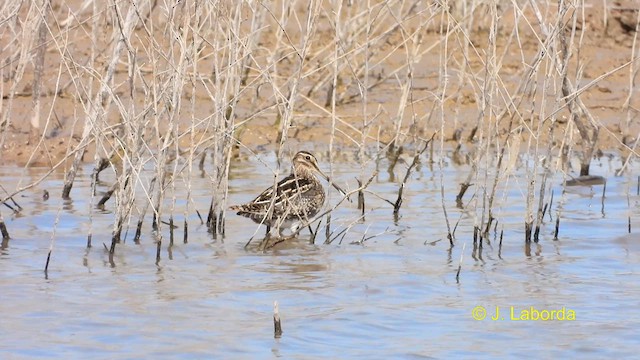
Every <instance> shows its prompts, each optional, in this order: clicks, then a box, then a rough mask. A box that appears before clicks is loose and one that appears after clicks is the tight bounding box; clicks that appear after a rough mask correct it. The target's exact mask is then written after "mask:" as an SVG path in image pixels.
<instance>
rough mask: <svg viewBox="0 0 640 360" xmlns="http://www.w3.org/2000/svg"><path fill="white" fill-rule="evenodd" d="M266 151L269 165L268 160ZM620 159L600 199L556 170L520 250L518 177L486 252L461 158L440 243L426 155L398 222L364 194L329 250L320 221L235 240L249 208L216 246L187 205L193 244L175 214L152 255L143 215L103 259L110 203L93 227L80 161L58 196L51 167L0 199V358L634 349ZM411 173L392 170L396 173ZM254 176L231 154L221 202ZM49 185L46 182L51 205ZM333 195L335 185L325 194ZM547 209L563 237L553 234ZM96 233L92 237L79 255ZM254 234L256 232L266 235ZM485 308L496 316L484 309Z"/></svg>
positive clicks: (637, 265)
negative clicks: (1, 239) (1, 238)
mask: <svg viewBox="0 0 640 360" xmlns="http://www.w3.org/2000/svg"><path fill="white" fill-rule="evenodd" d="M264 161H265V162H267V163H268V164H270V165H273V163H274V159H273V158H272V157H269V156H266V157H265V159H264ZM321 162H322V161H321ZM324 163H326V162H324ZM321 166H322V164H321ZM619 166H620V162H619V160H616V159H608V158H602V159H600V160H597V161H595V162H594V165H593V166H592V173H593V174H597V175H603V176H606V177H607V188H606V197H605V200H604V207H603V203H602V186H593V187H572V188H567V189H566V192H564V193H563V191H562V190H563V188H562V185H561V182H562V178H561V176H560V175H556V176H555V177H553V179H552V180H551V182H550V184H551V185H550V186H552V188H553V189H554V203H553V204H552V205H551V209H552V211H551V212H550V215H551V219H550V218H549V214H548V215H547V216H546V217H545V222H546V224H545V226H544V227H543V229H542V231H541V240H540V242H539V243H537V244H536V243H533V244H531V246H530V247H527V246H525V244H524V238H523V237H524V235H523V234H524V231H523V225H522V223H523V218H524V216H523V214H524V213H523V211H524V208H525V201H524V196H523V195H522V194H526V184H525V183H526V182H525V179H526V178H525V176H524V175H522V176H520V175H519V176H516V177H513V178H511V179H509V181H508V183H507V186H504V187H501V189H500V191H499V193H498V194H499V197H500V200H499V201H498V203H497V204H498V206H497V207H496V214H497V217H498V219H499V223H498V226H497V230H496V231H495V232H494V231H492V232H491V238H490V239H489V240H490V242H489V243H485V245H484V246H483V248H482V250H481V251H478V250H475V251H474V249H473V239H472V226H473V216H474V213H473V211H465V212H461V211H460V210H457V209H456V208H455V195H456V194H457V191H458V185H457V184H459V183H460V182H462V181H463V180H464V178H465V177H466V171H468V169H467V168H466V167H463V166H462V167H461V166H456V165H454V164H453V163H451V162H447V163H446V165H445V167H444V169H443V172H442V174H443V180H444V182H445V194H446V208H447V211H448V216H449V221H450V222H451V226H454V225H455V223H456V222H457V221H458V219H460V225H459V227H458V229H457V231H456V246H455V247H453V249H450V247H449V244H448V241H447V240H446V225H445V218H444V215H443V211H442V203H441V199H440V170H439V169H438V168H437V166H435V165H434V167H433V168H431V167H430V166H428V165H426V164H425V165H423V166H421V167H420V168H419V169H417V172H416V173H415V174H413V175H412V177H411V179H410V182H409V183H408V185H407V188H406V192H405V194H406V199H405V202H404V204H403V207H402V209H401V211H400V216H399V219H397V221H395V220H394V218H393V216H392V209H391V207H390V206H389V205H388V204H386V203H385V202H383V201H381V200H379V199H377V198H376V197H375V196H373V195H367V208H368V212H367V214H366V218H365V219H364V220H363V221H360V222H357V221H356V220H357V218H358V211H357V210H356V209H355V203H352V204H345V205H343V206H341V207H339V208H338V210H336V211H335V212H334V213H333V216H332V218H333V219H332V226H333V228H334V230H335V229H337V230H336V234H337V233H338V232H339V231H340V229H341V228H343V227H347V226H350V225H351V228H350V230H349V231H348V232H346V235H345V236H344V238H342V239H340V238H339V237H338V238H336V240H335V241H333V242H332V243H331V244H323V242H324V240H325V236H324V227H323V228H321V231H320V234H319V235H318V238H317V239H316V243H315V244H309V235H308V234H307V233H303V235H302V236H301V237H300V238H299V239H296V240H291V241H289V242H287V243H282V244H279V245H277V246H276V247H275V248H273V249H271V250H267V251H264V252H262V251H258V250H257V249H256V248H255V247H253V246H250V247H249V248H247V249H245V247H244V245H245V243H246V242H247V240H248V239H249V238H250V237H251V236H252V235H253V234H254V233H255V232H256V230H257V228H256V225H255V224H253V223H252V222H251V221H250V220H247V219H245V218H241V217H238V216H235V215H233V214H230V215H229V216H228V219H227V223H226V237H225V238H224V239H223V240H221V239H217V240H214V239H212V238H211V237H210V236H209V235H208V234H207V231H206V228H205V226H203V225H200V224H199V220H198V218H197V216H196V215H195V213H194V211H193V207H191V210H190V211H189V223H190V227H189V229H190V231H189V241H188V243H186V244H185V243H183V241H182V226H180V228H178V229H177V230H176V239H175V243H174V245H173V246H171V247H169V246H168V244H169V241H168V233H165V234H164V241H163V245H162V250H161V260H160V262H159V263H158V264H156V244H155V243H154V240H153V239H154V238H153V235H152V232H151V229H150V227H149V226H148V224H147V226H145V232H144V234H143V237H142V240H141V242H140V244H135V243H134V242H133V241H132V240H131V238H132V235H133V232H134V230H130V231H129V233H128V234H127V240H126V241H125V242H124V243H121V244H118V246H117V247H116V254H115V257H114V259H113V263H111V262H110V261H109V256H108V254H107V252H106V251H105V250H104V248H103V246H102V243H105V244H107V246H108V245H109V244H110V234H111V227H112V221H113V213H112V209H113V200H111V201H110V202H109V203H108V204H107V207H106V209H105V210H94V211H93V214H92V219H93V221H92V222H89V217H88V214H89V212H90V211H89V210H90V191H89V182H88V180H86V179H87V178H88V176H89V174H90V172H91V168H90V167H86V168H84V169H83V171H84V173H83V174H82V175H81V179H80V180H79V182H77V183H76V185H75V187H74V190H73V192H72V197H73V200H71V201H68V202H64V201H62V200H60V199H59V193H60V191H61V181H62V174H53V175H52V176H51V177H49V178H48V179H47V180H45V181H44V182H43V183H42V184H40V185H38V186H36V187H34V188H33V189H30V190H28V191H26V192H24V193H23V194H22V195H21V196H19V197H17V198H16V200H17V201H18V203H19V204H20V205H21V206H22V207H23V208H24V211H23V212H22V213H21V215H19V216H16V215H12V214H11V213H10V211H8V209H6V208H2V210H1V211H2V214H3V215H4V218H5V221H6V223H7V226H8V228H9V231H10V233H11V236H12V239H11V240H9V241H8V242H5V243H4V244H3V247H2V250H1V253H0V279H1V281H0V294H1V299H2V310H1V311H2V321H0V332H1V333H2V334H3V339H2V342H0V357H1V358H38V357H55V358H86V357H91V358H105V359H106V358H108V359H112V358H143V357H144V358H150V357H155V358H194V357H200V358H203V357H208V358H211V357H220V358H252V359H253V358H277V357H281V358H285V359H291V358H296V359H305V358H309V359H311V358H314V359H315V358H359V357H367V358H371V357H375V358H398V357H407V358H449V357H472V358H480V357H487V358H493V357H496V356H501V357H505V356H511V357H523V356H529V357H531V356H535V357H550V356H560V355H563V356H567V355H569V356H572V357H578V356H580V357H587V358H613V357H622V356H625V357H629V356H635V355H636V353H637V349H638V348H639V347H640V340H638V337H637V329H638V328H640V315H639V313H638V311H637V309H638V308H639V307H640V281H639V280H640V278H639V277H638V273H639V272H640V239H639V237H638V236H637V233H638V230H637V229H638V227H640V206H639V202H640V198H639V197H638V195H637V194H636V185H637V177H636V176H637V174H638V165H634V166H635V167H634V168H632V171H631V172H629V173H628V174H627V175H625V176H622V177H615V176H614V175H613V172H614V170H615V169H616V168H617V167H619ZM372 167H373V165H372ZM381 169H385V171H381V172H380V174H379V175H378V177H377V178H376V180H374V182H373V183H372V185H371V187H370V190H372V191H374V192H375V193H376V194H377V195H379V196H381V197H384V198H386V199H389V200H392V201H395V197H396V194H397V188H398V184H397V183H396V182H395V181H390V178H391V176H390V175H389V174H388V173H387V172H386V165H384V166H382V167H381ZM405 169H406V165H399V166H398V168H397V169H396V171H395V174H394V175H395V178H396V181H397V179H401V178H402V177H403V176H404V171H405ZM333 170H334V178H335V179H336V180H337V181H338V182H339V183H340V184H341V185H344V186H345V187H347V186H349V187H350V188H354V186H355V185H354V184H355V181H354V180H353V177H354V176H355V175H356V174H354V170H353V166H352V165H349V164H348V163H336V164H334V167H333ZM369 170H371V169H369ZM44 171H45V170H43V169H30V170H28V171H24V170H22V169H18V168H12V167H0V183H2V184H3V186H5V188H13V187H14V186H15V184H17V183H20V182H21V183H22V184H23V185H25V184H27V183H29V182H31V181H33V180H35V179H37V178H38V177H39V176H41V175H42V174H44ZM358 171H359V170H358ZM265 172H268V170H265V168H264V165H262V164H261V163H260V162H258V161H249V162H242V163H241V164H237V165H236V166H235V167H234V168H233V169H232V173H233V177H232V179H231V183H230V200H229V202H230V203H241V202H244V201H248V200H251V199H252V198H253V196H255V195H256V194H257V193H258V192H259V191H261V190H262V189H263V188H265V187H267V186H269V185H270V184H271V181H272V178H271V176H270V175H265ZM102 178H103V179H102V181H103V182H102V184H101V186H100V188H99V189H98V190H99V191H106V189H108V187H109V185H110V183H111V182H112V181H113V176H109V175H108V174H105V175H104V176H103V177H102ZM83 179H84V180H83ZM191 184H192V186H193V187H192V192H193V195H194V196H193V198H194V204H195V208H197V209H198V210H200V212H201V213H202V214H205V211H206V209H207V208H208V204H209V201H210V196H209V192H210V190H209V189H210V183H209V179H208V178H207V177H206V176H204V177H199V176H196V177H194V178H193V179H192V180H191ZM44 189H47V190H48V191H49V192H50V193H51V197H50V199H49V200H47V201H45V200H43V199H42V192H43V190H44ZM185 191H186V190H185V187H184V186H181V187H179V189H178V190H177V192H176V194H177V198H178V199H183V198H184V194H185ZM472 192H473V189H470V190H469V192H468V194H467V196H466V198H465V200H466V201H469V198H470V197H471V195H472ZM628 194H629V196H628ZM170 200H171V198H170V196H169V199H168V200H167V203H168V204H169V203H170ZM337 200H338V197H337V194H335V191H334V192H333V195H332V196H331V198H330V202H331V203H335V201H337ZM183 206H184V202H179V203H178V207H177V210H176V212H175V219H176V221H177V222H178V223H179V224H180V225H181V224H182V221H183V218H184V217H183V213H184V207H183ZM165 211H167V210H165ZM558 211H560V219H561V222H560V234H559V240H557V241H554V240H553V228H554V223H555V218H556V216H558ZM58 213H59V222H58V223H57V225H55V219H56V215H57V214H58ZM167 214H168V211H167V212H166V213H165V217H166V216H167ZM478 214H479V215H481V214H480V212H479V213H478ZM628 216H631V223H632V234H628V233H627V226H628V224H627V222H628V220H627V219H628ZM54 228H55V236H54V238H55V240H54V243H53V253H52V258H51V264H50V267H49V272H48V276H47V277H46V278H45V274H44V273H43V268H44V264H45V260H46V256H47V252H48V250H49V247H50V245H51V243H52V241H51V240H52V235H51V233H52V230H53V229H54ZM90 229H91V230H92V231H93V234H94V235H93V247H91V248H90V249H88V250H87V248H86V238H87V233H88V232H89V230H90ZM501 230H504V235H503V239H502V246H500V241H499V233H500V231H501ZM257 231H258V235H262V232H263V231H264V229H262V228H260V229H258V230H257ZM362 239H367V240H366V241H364V242H362V241H361V240H362ZM463 248H464V258H463V262H462V271H461V274H460V281H459V283H458V282H456V270H457V268H458V264H459V261H460V255H461V253H462V251H463ZM274 301H278V302H279V307H280V313H281V317H282V321H283V330H284V334H283V336H282V338H280V339H274V337H273V322H272V312H273V303H274ZM477 306H483V307H485V308H486V309H487V312H488V317H487V318H485V319H484V320H474V318H473V316H472V311H473V310H474V308H476V307H477ZM496 307H499V308H500V317H501V318H500V317H499V318H498V320H495V321H494V320H491V319H490V317H491V316H492V315H494V313H495V309H496ZM510 307H513V309H514V313H515V315H516V317H519V315H520V311H521V310H529V309H530V308H531V307H534V308H535V309H536V310H538V311H542V310H557V309H562V308H565V313H567V312H569V311H574V312H575V320H573V321H566V320H565V321H562V320H553V321H523V320H520V321H518V320H512V319H511V316H510V310H511V308H510Z"/></svg>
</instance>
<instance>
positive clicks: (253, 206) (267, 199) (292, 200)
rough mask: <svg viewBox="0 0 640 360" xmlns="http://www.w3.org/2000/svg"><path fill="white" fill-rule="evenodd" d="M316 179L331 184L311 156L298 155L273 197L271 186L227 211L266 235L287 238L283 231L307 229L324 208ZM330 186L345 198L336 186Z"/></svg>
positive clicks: (321, 190) (303, 152)
mask: <svg viewBox="0 0 640 360" xmlns="http://www.w3.org/2000/svg"><path fill="white" fill-rule="evenodd" d="M316 175H320V176H321V177H322V178H323V179H325V180H327V181H329V182H331V181H330V180H329V177H328V176H327V175H326V174H325V173H323V172H322V170H320V167H319V166H318V160H317V159H316V157H315V156H314V155H313V154H312V153H310V152H308V151H299V152H298V153H296V154H295V156H294V157H293V159H292V161H291V173H290V174H289V175H288V176H287V177H285V178H284V179H282V180H280V181H279V182H278V183H277V184H276V186H275V196H274V186H271V187H268V188H267V189H265V190H264V191H263V192H262V193H261V194H260V195H258V197H256V198H255V199H254V200H253V201H251V202H249V203H246V204H243V205H233V206H231V207H230V209H231V210H232V211H237V214H238V215H240V216H244V217H248V218H250V219H251V220H253V221H254V222H256V223H258V224H265V225H266V226H267V235H269V232H270V230H271V228H272V227H277V228H278V235H279V236H280V237H287V236H285V235H283V234H284V231H285V230H286V229H289V230H290V231H291V233H292V234H295V233H296V231H297V230H298V228H299V227H300V225H303V224H305V225H308V224H309V222H310V220H312V219H313V217H314V216H316V215H317V214H318V212H320V210H321V209H322V207H323V206H324V202H325V198H326V195H325V191H324V188H323V187H322V183H321V182H320V180H319V179H318V178H317V177H316ZM332 185H333V186H334V187H335V188H336V189H338V191H340V192H342V193H343V194H345V195H346V192H345V191H344V190H342V189H341V188H340V187H339V186H338V185H337V184H334V183H332ZM290 236H293V235H290Z"/></svg>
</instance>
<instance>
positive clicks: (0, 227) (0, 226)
mask: <svg viewBox="0 0 640 360" xmlns="http://www.w3.org/2000/svg"><path fill="white" fill-rule="evenodd" d="M0 233H2V240H9V239H10V238H11V237H10V236H9V231H7V225H6V224H5V223H4V219H3V218H2V215H0Z"/></svg>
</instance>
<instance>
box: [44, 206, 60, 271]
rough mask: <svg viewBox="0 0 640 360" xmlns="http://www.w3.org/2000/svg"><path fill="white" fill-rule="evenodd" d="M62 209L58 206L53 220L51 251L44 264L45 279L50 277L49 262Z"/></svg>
mask: <svg viewBox="0 0 640 360" xmlns="http://www.w3.org/2000/svg"><path fill="white" fill-rule="evenodd" d="M60 211H62V207H59V208H58V214H57V215H56V220H55V221H54V222H53V231H52V232H51V243H49V252H48V253H47V261H46V262H45V264H44V277H45V279H46V278H48V277H49V262H50V261H51V253H52V252H53V244H55V241H56V229H57V228H58V222H59V221H60Z"/></svg>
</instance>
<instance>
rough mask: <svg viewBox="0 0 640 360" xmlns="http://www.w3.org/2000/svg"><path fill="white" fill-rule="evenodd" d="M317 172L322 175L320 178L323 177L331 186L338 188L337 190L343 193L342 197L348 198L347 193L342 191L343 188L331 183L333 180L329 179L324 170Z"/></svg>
mask: <svg viewBox="0 0 640 360" xmlns="http://www.w3.org/2000/svg"><path fill="white" fill-rule="evenodd" d="M316 171H317V172H318V174H320V176H322V177H323V178H324V179H325V180H327V181H328V182H329V184H331V186H333V187H334V188H336V190H338V191H340V192H341V193H342V195H344V196H347V192H346V191H344V190H342V188H341V187H340V186H338V184H336V183H334V182H333V181H331V179H330V178H329V176H327V174H325V173H323V172H322V170H320V169H318V168H316Z"/></svg>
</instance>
